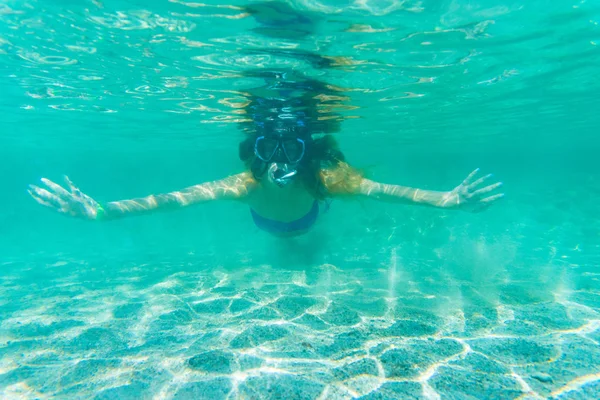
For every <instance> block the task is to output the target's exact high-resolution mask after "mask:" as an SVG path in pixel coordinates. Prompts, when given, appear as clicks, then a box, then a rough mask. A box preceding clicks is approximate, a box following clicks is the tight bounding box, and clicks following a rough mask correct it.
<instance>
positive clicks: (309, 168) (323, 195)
mask: <svg viewBox="0 0 600 400" xmlns="http://www.w3.org/2000/svg"><path fill="white" fill-rule="evenodd" d="M245 75H246V76H250V77H253V78H260V79H261V80H264V82H265V84H264V85H263V86H261V87H260V88H257V89H255V90H254V92H253V94H252V95H251V96H250V97H249V99H248V103H247V106H246V109H245V113H246V114H247V115H248V117H249V118H247V119H246V120H245V121H244V122H242V123H241V128H242V130H243V131H244V132H246V134H247V138H246V139H245V140H244V141H243V142H242V143H241V144H240V148H239V155H240V158H241V160H242V161H243V162H244V163H245V165H246V171H244V172H242V173H239V174H236V175H233V176H229V177H226V178H224V179H221V180H218V181H214V182H206V183H201V184H198V185H194V186H191V187H188V188H185V189H183V190H179V191H175V192H170V193H164V194H158V195H150V196H147V197H143V198H138V199H132V200H120V201H114V202H109V203H105V204H100V203H98V202H97V201H96V200H94V199H92V198H91V197H90V196H88V195H86V194H84V193H82V192H81V191H80V190H79V189H78V188H77V187H76V186H75V185H73V183H72V182H71V181H70V180H69V179H68V178H66V177H65V180H66V184H67V189H65V188H63V187H61V186H60V185H58V184H56V183H54V182H52V181H50V180H48V179H46V178H43V179H42V182H43V183H44V184H45V185H46V188H41V187H38V186H35V185H30V188H29V194H31V196H32V197H33V198H34V199H35V200H36V201H37V202H38V203H40V204H42V205H45V206H48V207H50V208H53V209H55V210H57V211H58V212H60V213H63V214H67V215H71V216H75V217H80V218H84V219H89V220H96V221H101V220H112V219H117V218H122V217H125V216H129V215H135V214H141V213H148V212H152V211H155V210H163V209H168V208H177V207H185V206H190V205H192V204H198V203H203V202H207V201H212V200H223V199H232V200H237V201H242V202H245V203H246V204H248V205H249V206H250V210H251V215H252V218H253V220H254V222H255V224H256V225H257V226H258V227H259V228H261V229H263V230H265V231H267V232H269V233H272V234H274V235H277V236H296V235H299V234H302V233H305V232H306V231H308V230H309V229H310V228H311V226H312V225H313V224H314V223H315V222H316V220H317V218H318V216H319V213H320V210H319V208H320V207H319V205H320V204H323V203H325V202H327V201H328V200H329V199H332V198H336V197H341V196H346V197H348V196H354V197H369V198H373V199H376V200H382V201H391V202H398V203H404V204H421V205H427V206H433V207H440V208H448V209H462V210H471V211H481V210H483V209H485V208H487V207H489V206H490V205H491V204H492V203H493V202H495V201H496V200H498V199H500V198H501V197H502V196H503V194H501V193H498V194H492V191H493V190H494V189H496V188H498V187H499V186H500V185H501V183H494V184H491V185H488V186H484V185H483V183H484V182H485V181H486V180H487V179H488V178H489V177H490V176H491V175H487V176H484V177H481V178H478V179H475V177H476V174H477V170H475V171H473V172H472V173H471V174H470V175H469V176H468V177H467V178H466V179H465V180H464V181H463V182H462V183H461V184H460V185H458V186H457V187H456V188H454V189H453V190H451V191H448V192H437V191H429V190H422V189H414V188H409V187H403V186H398V185H391V184H384V183H379V182H374V181H372V180H369V179H367V178H365V177H364V176H363V175H362V174H361V173H360V172H358V171H357V170H355V169H354V168H352V167H351V166H349V165H348V164H347V163H346V162H345V160H344V155H343V154H342V152H341V151H340V150H339V149H338V146H337V144H336V142H335V140H334V139H333V137H332V136H331V135H330V134H331V133H333V132H335V131H337V130H338V129H339V123H340V120H341V118H337V117H339V115H338V114H335V113H333V112H328V109H329V110H331V109H337V108H339V104H338V103H335V102H336V101H338V100H339V99H343V97H340V96H339V93H336V94H338V95H337V96H336V95H334V94H333V93H332V89H331V86H329V85H326V84H324V83H322V82H319V81H316V80H313V79H305V78H301V77H299V76H298V75H293V73H292V72H291V71H250V72H247V73H246V74H245ZM323 99H325V100H323ZM332 99H333V100H332ZM332 101H333V104H332ZM324 114H326V117H323V116H324Z"/></svg>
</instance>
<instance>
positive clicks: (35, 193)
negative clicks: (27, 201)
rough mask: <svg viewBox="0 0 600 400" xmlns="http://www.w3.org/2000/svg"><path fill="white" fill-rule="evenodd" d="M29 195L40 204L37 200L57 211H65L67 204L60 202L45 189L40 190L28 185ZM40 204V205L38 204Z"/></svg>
mask: <svg viewBox="0 0 600 400" xmlns="http://www.w3.org/2000/svg"><path fill="white" fill-rule="evenodd" d="M29 194H30V195H31V196H32V197H33V198H34V199H35V200H36V201H38V203H40V201H39V200H42V201H43V205H46V206H48V207H52V208H57V209H59V210H60V209H66V208H67V203H66V202H64V201H63V200H61V199H60V198H59V197H58V196H57V195H55V194H53V193H50V192H49V191H47V190H46V189H42V188H40V187H37V186H35V185H29ZM40 204H42V203H40Z"/></svg>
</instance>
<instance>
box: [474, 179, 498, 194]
mask: <svg viewBox="0 0 600 400" xmlns="http://www.w3.org/2000/svg"><path fill="white" fill-rule="evenodd" d="M500 186H502V182H498V183H494V184H493V185H489V186H486V187H484V188H481V189H479V190H476V191H474V192H473V193H472V195H473V196H481V195H482V194H485V193H489V192H491V191H492V190H494V189H496V188H498V187H500Z"/></svg>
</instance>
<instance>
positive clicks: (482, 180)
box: [469, 174, 492, 189]
mask: <svg viewBox="0 0 600 400" xmlns="http://www.w3.org/2000/svg"><path fill="white" fill-rule="evenodd" d="M491 176H492V174H487V175H486V176H484V177H481V178H479V179H477V180H476V181H475V182H473V183H471V184H470V185H469V189H474V188H476V187H477V186H479V185H481V184H482V183H483V182H485V181H486V180H487V179H488V178H490V177H491Z"/></svg>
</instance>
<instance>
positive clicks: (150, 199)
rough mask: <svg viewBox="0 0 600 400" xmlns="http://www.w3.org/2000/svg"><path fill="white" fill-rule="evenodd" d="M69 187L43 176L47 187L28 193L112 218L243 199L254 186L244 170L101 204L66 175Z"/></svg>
mask: <svg viewBox="0 0 600 400" xmlns="http://www.w3.org/2000/svg"><path fill="white" fill-rule="evenodd" d="M65 181H66V183H67V189H65V188H63V187H62V186H60V185H58V184H56V183H54V182H52V181H51V180H49V179H46V178H42V182H43V183H44V184H45V185H46V188H41V187H38V186H35V185H29V190H28V191H29V194H30V195H31V196H32V197H33V198H34V199H35V200H36V201H37V202H38V203H40V204H42V205H44V206H48V207H50V208H53V209H55V210H56V211H58V212H60V213H63V214H67V215H71V216H74V217H79V218H84V219H90V220H109V219H116V218H122V217H125V216H129V215H138V214H142V213H148V212H151V211H154V210H159V209H160V210H166V209H174V208H180V207H185V206H188V205H192V204H197V203H201V202H205V201H209V200H222V199H232V200H243V199H244V198H245V197H246V196H247V195H248V194H249V193H250V191H251V190H252V188H254V186H255V185H256V181H255V180H254V179H253V178H252V174H251V173H248V172H243V173H241V174H237V175H232V176H229V177H227V178H225V179H221V180H218V181H213V182H206V183H201V184H199V185H194V186H190V187H187V188H185V189H182V190H178V191H175V192H170V193H162V194H157V195H150V196H146V197H141V198H137V199H131V200H119V201H112V202H109V203H104V204H100V203H98V202H97V201H96V200H94V199H92V198H91V197H90V196H88V195H86V194H85V193H82V192H81V191H80V190H79V188H77V187H76V186H75V185H73V183H72V182H71V181H70V180H69V178H67V177H65Z"/></svg>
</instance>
